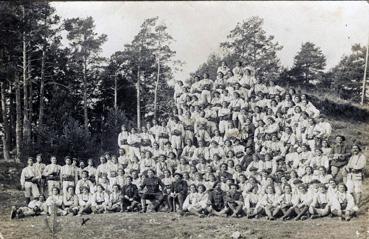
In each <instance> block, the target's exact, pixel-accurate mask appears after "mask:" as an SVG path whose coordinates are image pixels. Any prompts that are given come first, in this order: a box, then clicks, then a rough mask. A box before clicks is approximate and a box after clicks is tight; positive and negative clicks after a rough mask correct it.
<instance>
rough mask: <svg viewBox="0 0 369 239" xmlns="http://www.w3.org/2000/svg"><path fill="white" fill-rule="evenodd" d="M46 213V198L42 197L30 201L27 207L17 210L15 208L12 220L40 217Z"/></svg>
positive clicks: (11, 216) (11, 214) (13, 208)
mask: <svg viewBox="0 0 369 239" xmlns="http://www.w3.org/2000/svg"><path fill="white" fill-rule="evenodd" d="M46 213H47V206H46V203H45V196H44V195H40V196H39V197H38V199H33V200H32V201H30V202H29V203H28V205H27V206H26V207H19V208H16V207H15V206H13V207H12V210H11V213H10V219H14V218H17V219H19V218H23V217H31V216H38V215H44V214H46Z"/></svg>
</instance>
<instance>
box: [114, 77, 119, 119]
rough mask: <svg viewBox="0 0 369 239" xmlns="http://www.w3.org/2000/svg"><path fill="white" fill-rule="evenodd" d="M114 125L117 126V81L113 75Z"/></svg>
mask: <svg viewBox="0 0 369 239" xmlns="http://www.w3.org/2000/svg"><path fill="white" fill-rule="evenodd" d="M114 113H115V116H114V125H115V126H117V123H118V117H117V115H118V79H117V75H114Z"/></svg>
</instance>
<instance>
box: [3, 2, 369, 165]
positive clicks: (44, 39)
mask: <svg viewBox="0 0 369 239" xmlns="http://www.w3.org/2000/svg"><path fill="white" fill-rule="evenodd" d="M0 19H1V21H0V31H1V38H0V84H1V85H0V89H1V91H0V95H1V117H0V118H1V119H0V122H1V125H2V129H1V132H2V144H1V145H2V148H3V150H2V151H3V158H4V159H6V160H9V159H12V158H14V159H16V160H17V161H23V160H24V159H25V158H26V157H27V156H30V155H34V154H35V153H43V154H44V155H45V158H47V157H48V156H49V155H51V154H53V155H56V156H57V157H58V158H59V159H61V158H62V157H64V156H66V155H70V156H72V157H77V158H80V159H86V158H88V157H96V156H97V155H98V154H99V153H102V152H104V151H115V150H116V149H117V142H116V139H117V135H118V133H119V131H120V126H121V125H122V124H126V125H128V126H139V125H145V121H147V120H151V119H152V118H160V117H162V118H164V117H166V116H168V114H170V112H171V111H172V110H171V109H172V107H173V106H174V104H173V88H172V86H171V85H172V84H169V82H173V81H175V79H174V73H175V72H176V71H178V70H181V66H182V65H183V62H182V61H180V60H177V59H176V52H175V50H174V49H172V46H171V43H172V42H173V41H174V40H175V39H173V37H172V36H171V35H170V34H169V33H168V29H167V26H166V25H165V23H162V22H161V20H160V19H159V18H158V17H153V18H148V19H146V20H145V21H144V22H143V23H142V24H141V27H140V30H139V31H138V32H137V34H136V35H135V37H134V39H133V40H132V41H131V42H129V43H124V42H122V49H121V50H120V51H117V52H115V53H113V54H112V55H111V56H110V57H109V58H104V57H102V54H101V53H102V52H101V49H102V48H101V47H102V45H103V44H104V43H105V42H106V41H107V40H108V36H107V35H104V34H98V33H96V31H95V23H94V19H93V18H92V17H87V18H78V17H76V18H71V19H61V17H60V16H58V15H57V12H56V10H55V9H54V8H53V7H52V6H50V4H49V3H47V2H31V1H29V2H26V3H24V2H0ZM177 40H180V39H177ZM282 48H283V46H282V45H281V44H280V43H278V42H277V41H276V39H274V36H272V35H269V34H267V32H265V30H264V29H263V19H262V18H260V17H252V18H249V19H245V20H244V21H242V22H240V23H238V24H237V25H236V26H235V28H234V29H233V30H232V31H231V32H230V33H229V35H228V36H227V39H225V41H224V42H222V43H221V44H220V49H221V52H217V53H214V54H211V55H210V56H209V58H208V60H207V62H205V63H204V64H202V65H201V66H199V68H198V69H197V70H196V71H195V72H194V73H193V74H192V75H191V79H190V80H192V77H193V76H194V75H196V74H198V75H202V73H204V72H208V73H209V74H210V76H211V78H213V79H214V78H215V77H216V76H215V74H216V68H217V67H218V66H219V64H220V62H221V61H225V62H226V63H227V64H228V65H229V66H230V67H233V66H234V65H235V62H236V61H242V62H243V64H244V65H249V66H252V67H253V68H255V70H256V77H257V78H261V79H264V80H276V81H277V82H278V84H280V85H282V86H286V87H290V86H291V87H297V88H300V89H302V90H306V91H308V92H315V91H318V92H323V93H324V94H326V93H329V94H330V95H332V96H333V97H334V98H337V99H342V100H344V102H346V103H345V104H347V105H349V106H350V105H351V104H353V105H355V102H358V101H359V100H360V97H361V95H360V94H361V85H362V80H363V74H364V61H365V52H366V47H365V46H362V45H360V44H354V45H353V46H352V49H351V53H350V54H349V55H345V56H342V58H341V60H340V62H338V64H337V65H336V66H335V67H333V68H332V69H329V70H326V69H325V67H326V57H325V56H324V54H323V53H322V50H321V49H320V47H319V46H316V45H315V44H314V43H312V42H309V41H306V42H305V43H303V44H302V46H301V49H300V50H299V52H297V53H296V56H295V58H294V64H293V66H292V67H291V68H286V67H284V66H282V65H281V63H280V60H279V59H278V52H279V51H280V50H281V49H282ZM189 77H190V76H189ZM344 109H346V110H347V108H344ZM346 110H343V111H346ZM338 112H339V111H338ZM359 112H361V113H362V117H363V118H365V119H367V116H368V113H367V111H366V110H363V111H359Z"/></svg>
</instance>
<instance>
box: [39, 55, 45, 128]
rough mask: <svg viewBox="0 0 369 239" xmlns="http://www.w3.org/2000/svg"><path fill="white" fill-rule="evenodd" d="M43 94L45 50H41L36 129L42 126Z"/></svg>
mask: <svg viewBox="0 0 369 239" xmlns="http://www.w3.org/2000/svg"><path fill="white" fill-rule="evenodd" d="M44 94H45V49H42V57H41V79H40V106H39V107H40V108H39V112H38V127H40V128H42V127H43V124H44Z"/></svg>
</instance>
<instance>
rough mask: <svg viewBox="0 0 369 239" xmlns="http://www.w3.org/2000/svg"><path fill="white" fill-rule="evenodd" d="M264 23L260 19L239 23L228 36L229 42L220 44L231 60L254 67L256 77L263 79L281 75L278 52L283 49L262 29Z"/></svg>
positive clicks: (254, 18)
mask: <svg viewBox="0 0 369 239" xmlns="http://www.w3.org/2000/svg"><path fill="white" fill-rule="evenodd" d="M263 21H264V20H263V19H262V18H260V17H251V18H250V19H248V20H246V21H242V22H239V23H237V25H236V27H235V28H234V29H233V30H232V31H231V32H230V33H229V35H228V36H227V41H225V42H223V43H221V44H220V46H221V48H222V49H223V50H225V51H226V53H227V54H228V55H230V56H231V58H236V59H238V60H241V61H242V62H243V63H244V64H246V65H249V66H252V67H254V68H255V71H256V77H258V78H261V79H265V78H267V76H270V75H277V74H279V70H280V61H279V59H278V57H277V52H278V51H279V50H281V49H282V46H280V45H279V43H278V42H275V41H274V36H272V35H267V33H266V32H265V30H264V29H263V28H262V25H263ZM228 57H229V56H228Z"/></svg>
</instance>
